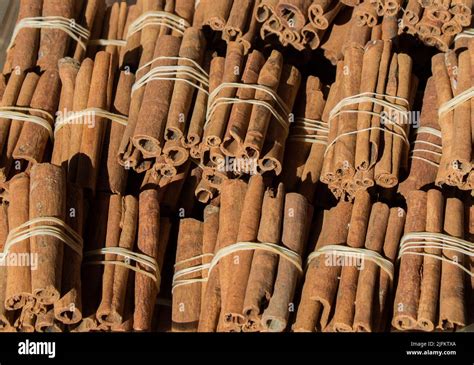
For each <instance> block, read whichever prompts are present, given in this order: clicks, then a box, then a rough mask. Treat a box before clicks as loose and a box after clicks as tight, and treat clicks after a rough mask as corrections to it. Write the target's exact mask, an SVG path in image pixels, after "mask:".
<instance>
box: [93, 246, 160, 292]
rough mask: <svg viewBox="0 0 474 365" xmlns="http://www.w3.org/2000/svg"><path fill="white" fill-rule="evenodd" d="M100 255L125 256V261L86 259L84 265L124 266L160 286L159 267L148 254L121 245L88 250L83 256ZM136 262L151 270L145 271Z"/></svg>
mask: <svg viewBox="0 0 474 365" xmlns="http://www.w3.org/2000/svg"><path fill="white" fill-rule="evenodd" d="M102 255H118V256H121V257H124V258H125V261H119V260H107V259H104V260H86V261H85V262H84V265H117V266H122V267H126V268H127V269H130V270H133V271H135V272H137V273H140V274H143V275H145V276H147V277H149V278H150V279H152V280H153V281H154V282H155V283H156V285H157V287H158V288H159V287H160V283H161V274H160V268H159V266H158V262H157V261H156V260H155V258H153V257H150V256H148V255H145V254H142V253H138V252H133V251H131V250H129V249H126V248H123V247H104V248H101V249H98V250H93V251H88V252H86V253H85V254H84V257H87V258H89V257H94V256H102ZM130 262H134V263H135V265H132V264H131V263H130ZM138 264H140V265H143V266H144V267H146V268H148V269H150V270H151V271H147V270H145V269H142V268H140V267H139V266H138Z"/></svg>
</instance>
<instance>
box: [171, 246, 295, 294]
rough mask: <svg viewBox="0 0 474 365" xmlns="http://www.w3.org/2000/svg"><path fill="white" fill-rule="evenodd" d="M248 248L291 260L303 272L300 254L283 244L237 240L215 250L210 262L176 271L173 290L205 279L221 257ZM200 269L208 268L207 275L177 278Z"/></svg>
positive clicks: (177, 264) (248, 249) (247, 249)
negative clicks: (185, 278)
mask: <svg viewBox="0 0 474 365" xmlns="http://www.w3.org/2000/svg"><path fill="white" fill-rule="evenodd" d="M250 250H263V251H267V252H271V253H274V254H277V255H279V256H280V257H281V258H283V259H285V260H287V261H289V262H291V263H292V264H293V265H294V266H295V267H296V268H297V269H298V271H299V272H300V273H303V264H302V259H301V256H300V255H299V254H298V253H297V252H295V251H292V250H290V249H288V248H286V247H284V246H280V245H277V244H275V243H269V242H237V243H234V244H232V245H229V246H226V247H223V248H221V249H220V250H219V251H217V252H216V253H215V254H214V255H213V258H212V261H211V262H210V263H205V264H199V265H196V266H192V267H189V268H187V269H182V270H179V271H177V272H176V273H175V274H174V276H173V290H174V289H175V288H176V287H178V286H181V285H189V284H193V283H199V282H205V281H207V280H208V278H209V276H210V274H211V271H212V269H213V268H214V267H215V266H216V265H217V264H218V263H219V261H220V260H221V259H223V258H224V257H226V256H228V255H230V254H232V253H235V252H239V251H250ZM209 255H210V254H205V255H202V257H205V256H209ZM196 258H201V256H197V257H196ZM196 258H193V259H196ZM189 260H191V259H189ZM183 263H184V262H178V263H176V265H175V267H176V266H179V265H181V264H183ZM202 270H208V274H207V275H208V276H207V277H206V278H203V277H201V278H193V279H187V280H177V279H179V277H182V276H184V275H188V274H191V273H195V272H198V271H202Z"/></svg>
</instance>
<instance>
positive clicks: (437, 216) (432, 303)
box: [418, 189, 444, 331]
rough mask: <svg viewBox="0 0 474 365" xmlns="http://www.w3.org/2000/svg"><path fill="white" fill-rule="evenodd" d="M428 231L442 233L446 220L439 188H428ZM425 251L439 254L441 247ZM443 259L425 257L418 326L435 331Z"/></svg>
mask: <svg viewBox="0 0 474 365" xmlns="http://www.w3.org/2000/svg"><path fill="white" fill-rule="evenodd" d="M426 204H427V206H426V214H427V216H426V232H432V233H442V232H443V221H444V214H443V213H444V198H443V194H442V193H441V192H440V191H438V190H434V189H431V190H428V193H427V199H426ZM424 252H425V253H428V254H431V255H436V256H439V255H440V254H441V250H440V249H436V248H435V249H433V248H425V249H424ZM440 278H441V261H440V260H438V259H436V258H434V257H430V256H424V257H423V276H422V280H421V289H420V304H419V306H418V327H419V328H420V329H422V330H424V331H433V330H434V329H435V327H436V324H437V320H436V314H437V310H438V298H439V283H440Z"/></svg>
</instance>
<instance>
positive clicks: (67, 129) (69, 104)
mask: <svg viewBox="0 0 474 365" xmlns="http://www.w3.org/2000/svg"><path fill="white" fill-rule="evenodd" d="M58 67H59V78H60V79H61V95H60V97H59V106H58V109H59V115H62V116H63V117H66V116H67V115H68V113H70V112H72V111H73V105H74V89H75V84H76V77H77V74H78V72H79V68H80V64H79V62H77V61H75V60H74V59H72V58H63V59H61V60H59V66H58ZM54 137H55V138H54V145H53V154H52V156H51V162H52V163H53V164H55V165H63V164H65V163H66V162H67V161H68V158H69V144H70V140H71V126H70V125H68V124H65V125H62V126H61V128H60V129H58V130H57V132H56V133H55V136H54Z"/></svg>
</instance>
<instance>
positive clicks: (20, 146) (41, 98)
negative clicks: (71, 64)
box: [13, 70, 60, 163]
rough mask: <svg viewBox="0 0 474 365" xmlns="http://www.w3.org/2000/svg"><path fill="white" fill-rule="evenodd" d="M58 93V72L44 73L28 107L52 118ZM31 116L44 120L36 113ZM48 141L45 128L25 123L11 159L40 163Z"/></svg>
mask: <svg viewBox="0 0 474 365" xmlns="http://www.w3.org/2000/svg"><path fill="white" fill-rule="evenodd" d="M59 93H60V80H59V73H58V71H56V70H48V71H45V72H44V73H43V74H42V75H41V77H40V79H39V81H38V84H37V86H36V90H35V92H34V94H33V99H32V100H31V105H30V107H31V108H34V109H40V110H43V111H45V112H48V113H49V114H51V115H53V116H54V115H55V111H56V110H57V107H58V102H59ZM31 114H32V115H36V116H39V117H43V118H44V115H42V114H39V113H36V112H32V113H31ZM48 122H49V123H52V122H53V121H49V120H48ZM49 139H50V135H49V133H48V131H47V130H46V128H44V127H43V126H40V125H38V124H35V123H31V122H25V123H24V125H23V128H22V129H21V133H20V136H19V137H18V142H17V144H16V147H15V150H14V151H13V158H15V159H23V160H26V161H28V162H30V163H33V162H42V161H43V158H44V154H45V150H46V147H47V144H48V140H49Z"/></svg>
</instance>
